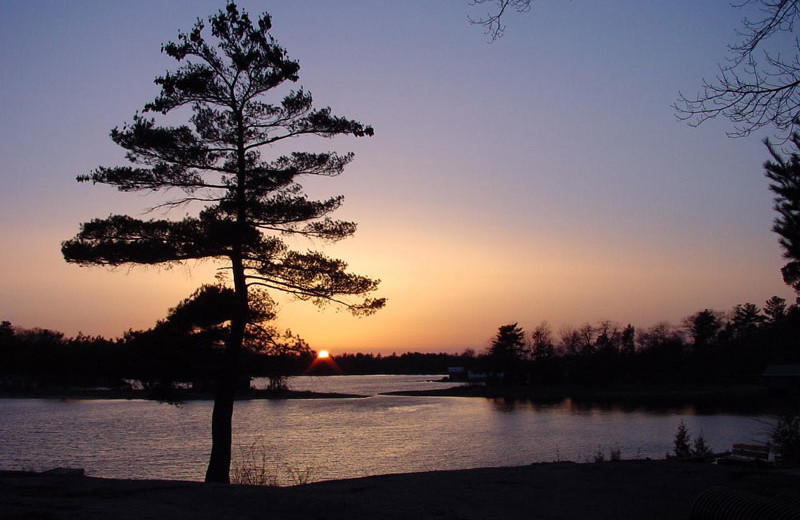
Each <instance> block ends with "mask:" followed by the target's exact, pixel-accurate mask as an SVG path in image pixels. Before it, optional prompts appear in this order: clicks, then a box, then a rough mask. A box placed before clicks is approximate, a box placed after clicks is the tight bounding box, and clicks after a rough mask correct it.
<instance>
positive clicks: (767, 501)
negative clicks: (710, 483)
mask: <svg viewBox="0 0 800 520" xmlns="http://www.w3.org/2000/svg"><path fill="white" fill-rule="evenodd" d="M691 518H692V520H799V519H800V508H798V507H797V505H796V504H793V503H792V502H789V501H783V500H778V499H771V498H767V497H762V496H758V495H753V494H751V493H747V492H745V491H739V490H736V489H730V488H726V487H721V486H715V487H711V488H708V489H706V490H705V491H703V492H702V493H700V494H699V495H698V496H697V498H696V499H695V501H694V504H693V505H692V516H691Z"/></svg>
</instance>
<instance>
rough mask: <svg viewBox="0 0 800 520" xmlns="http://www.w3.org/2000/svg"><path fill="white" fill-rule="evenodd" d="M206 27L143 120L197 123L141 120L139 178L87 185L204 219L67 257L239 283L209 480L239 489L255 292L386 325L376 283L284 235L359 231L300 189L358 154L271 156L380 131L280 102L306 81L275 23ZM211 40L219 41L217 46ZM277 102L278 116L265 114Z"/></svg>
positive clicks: (137, 226)
mask: <svg viewBox="0 0 800 520" xmlns="http://www.w3.org/2000/svg"><path fill="white" fill-rule="evenodd" d="M208 25H209V26H208V27H206V23H205V22H204V21H203V20H200V19H198V21H197V22H196V23H195V25H194V27H193V28H192V29H191V31H189V32H188V33H180V34H179V35H178V39H177V41H176V42H169V43H166V44H164V45H163V46H162V51H163V52H164V53H166V54H167V55H168V56H170V57H172V58H174V59H175V60H177V61H178V62H180V66H179V67H178V68H177V69H176V70H174V71H172V72H167V73H166V74H165V75H163V76H160V77H158V78H156V80H155V82H156V84H158V85H159V86H160V88H161V92H160V94H159V95H158V97H156V99H155V100H154V101H152V102H150V103H148V104H146V105H145V106H144V111H143V113H153V114H162V115H167V114H169V115H170V116H171V118H170V120H174V119H175V117H179V116H181V115H182V114H184V113H185V112H184V110H185V109H188V110H190V111H191V116H190V117H189V121H188V124H184V125H180V126H161V125H159V124H157V123H156V121H155V119H151V118H148V117H145V115H143V113H137V114H136V115H135V116H134V117H133V121H132V122H130V123H128V124H126V125H124V126H123V127H122V128H121V129H120V128H115V129H114V130H112V131H111V139H112V140H113V141H114V142H115V143H116V144H118V145H119V146H121V147H122V148H124V149H125V150H127V154H126V157H127V159H128V160H129V161H130V163H131V164H132V166H121V167H99V168H97V169H96V170H94V171H92V172H91V173H89V174H87V175H81V176H79V177H78V180H79V181H89V182H92V183H100V184H108V185H111V186H114V187H116V188H117V189H118V190H120V191H123V192H162V193H166V194H167V195H168V196H171V197H172V198H169V199H167V200H166V202H163V203H162V204H160V205H159V206H158V207H159V208H162V209H163V208H177V207H181V208H187V209H192V210H195V211H194V213H190V214H189V216H187V217H185V218H183V219H182V220H166V219H153V220H142V219H138V218H133V217H130V216H126V215H111V216H109V217H107V218H103V219H95V220H91V221H89V222H86V223H84V224H82V225H81V228H80V232H79V233H78V234H77V236H76V237H74V238H73V239H71V240H67V241H65V242H64V243H63V244H62V252H63V254H64V257H65V259H66V260H67V261H68V262H73V263H76V264H79V265H107V266H117V265H122V264H145V265H152V264H169V263H174V262H180V261H184V260H193V259H215V260H220V261H223V262H224V264H223V265H224V269H225V270H226V271H227V273H228V274H229V278H230V279H231V280H232V282H233V283H232V288H231V291H232V292H231V293H230V294H228V293H225V294H221V295H217V296H226V298H228V299H229V300H230V301H229V312H230V314H229V316H230V318H229V323H228V325H227V327H226V338H225V340H224V341H225V343H224V345H225V346H224V352H225V355H224V360H223V361H222V366H221V367H220V369H219V377H218V381H217V383H216V389H215V398H214V411H213V416H212V449H211V458H210V461H209V466H208V471H207V473H206V480H207V481H211V482H228V481H229V470H230V460H231V437H232V434H231V418H232V413H233V403H234V398H235V394H236V386H237V378H238V374H239V369H240V367H239V364H240V359H241V357H242V345H243V342H244V341H245V338H246V337H247V335H248V325H251V324H252V320H251V317H252V312H251V310H252V309H251V299H250V297H251V295H252V293H253V290H254V289H256V288H260V289H264V290H267V291H273V290H275V291H281V292H284V293H288V294H290V295H293V296H295V297H297V298H299V299H302V300H309V301H311V302H313V303H315V304H318V305H324V304H326V303H329V302H333V303H336V304H339V305H341V306H344V307H345V308H347V309H348V310H349V311H351V312H352V313H354V314H356V315H364V314H370V313H372V312H375V311H376V310H378V309H380V308H381V307H383V305H384V299H382V298H370V297H368V295H369V294H370V293H372V292H373V291H375V290H376V289H377V286H378V281H377V280H374V279H372V278H368V277H365V276H360V275H356V274H352V273H350V272H348V270H347V264H346V263H345V262H343V261H342V260H338V259H334V258H329V257H328V256H326V255H325V254H323V253H321V252H318V251H305V252H303V251H296V250H293V249H291V248H290V247H289V246H288V244H287V243H286V242H285V241H284V240H283V239H282V236H286V235H294V236H300V237H308V238H315V239H320V240H322V241H326V242H334V241H337V240H341V239H343V238H346V237H348V236H350V235H352V234H353V233H354V232H355V229H356V225H355V224H354V223H352V222H345V221H340V220H334V219H332V218H330V214H331V213H333V212H334V211H335V210H336V209H337V208H339V206H340V205H341V204H342V197H340V196H339V197H331V198H328V199H325V200H311V199H309V198H308V197H307V196H306V195H305V194H304V192H303V188H302V186H301V185H300V184H299V183H298V179H300V178H301V177H304V176H315V177H335V176H337V175H339V174H340V173H342V170H343V169H344V167H345V166H346V165H347V164H348V163H349V162H350V161H351V160H352V158H353V155H352V154H349V153H348V154H338V153H336V152H323V153H311V152H294V153H290V154H287V155H282V156H279V157H273V158H271V159H269V160H266V159H263V158H262V156H261V150H263V149H265V148H269V147H270V146H273V145H278V144H282V143H284V142H286V141H288V140H291V139H293V138H297V137H301V136H309V135H315V136H319V137H335V136H338V135H352V136H356V137H361V136H371V135H372V134H373V130H372V127H370V126H367V125H363V124H361V123H359V122H357V121H354V120H350V119H346V118H344V117H340V116H336V115H334V114H332V112H331V109H330V108H314V106H313V101H312V97H311V94H310V93H308V92H307V91H305V90H303V89H302V88H299V89H296V90H288V89H285V90H283V91H281V90H277V89H279V87H281V86H282V85H284V84H286V83H293V82H295V81H297V79H298V71H299V65H298V63H297V62H296V61H293V60H291V59H289V58H288V57H287V54H286V51H285V50H284V49H283V48H282V47H280V46H279V45H278V44H277V43H276V42H275V40H274V38H273V37H272V36H271V35H270V33H269V31H270V29H271V26H272V22H271V18H270V16H269V15H268V14H266V13H265V14H262V15H261V16H260V17H259V18H258V19H257V20H256V21H255V22H253V21H251V19H250V17H249V15H248V14H247V13H246V12H244V11H240V10H239V9H238V8H237V6H236V5H235V4H233V3H229V4H227V6H226V8H225V9H224V10H222V11H220V12H219V13H217V14H216V15H213V16H211V17H209V18H208ZM209 29H210V35H209V34H208V32H209ZM268 93H272V94H273V95H275V96H276V98H275V101H276V102H275V103H270V102H267V101H264V100H263V99H262V98H263V95H264V94H268Z"/></svg>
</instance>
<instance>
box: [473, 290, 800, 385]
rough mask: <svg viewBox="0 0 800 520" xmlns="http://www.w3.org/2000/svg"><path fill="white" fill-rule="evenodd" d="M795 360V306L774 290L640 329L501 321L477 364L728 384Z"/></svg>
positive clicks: (613, 381)
mask: <svg viewBox="0 0 800 520" xmlns="http://www.w3.org/2000/svg"><path fill="white" fill-rule="evenodd" d="M794 363H800V307H798V305H796V304H795V305H790V306H787V304H786V301H785V300H784V299H782V298H779V297H773V298H770V299H769V300H768V301H767V302H766V304H765V305H764V307H763V308H760V307H758V306H757V305H755V304H752V303H746V304H741V305H736V306H735V307H734V308H733V309H732V310H731V311H730V312H718V311H713V310H710V309H705V310H702V311H699V312H696V313H694V314H692V315H691V316H688V317H687V318H685V320H684V321H683V323H682V324H681V325H679V326H675V325H671V324H669V323H659V324H656V325H654V326H652V327H650V328H648V329H644V330H637V329H635V328H634V327H633V326H632V325H627V326H624V327H623V326H620V325H619V324H617V323H615V322H612V321H601V322H599V323H597V324H589V323H587V324H584V325H583V326H581V327H578V328H574V327H565V328H563V329H562V330H561V331H559V333H558V334H557V335H555V334H554V333H553V332H552V331H551V329H550V327H549V326H548V324H547V323H544V322H543V323H540V324H539V325H538V326H537V327H536V328H535V329H534V330H533V331H531V333H530V334H526V333H525V331H524V330H523V329H522V328H521V327H519V326H518V325H517V324H516V323H512V324H507V325H503V326H501V327H500V328H499V329H498V331H497V335H496V337H495V338H494V340H493V341H492V344H491V345H490V347H489V349H488V350H487V352H486V354H485V355H484V356H481V357H480V358H479V359H478V362H477V365H476V366H478V367H480V368H482V369H484V370H487V371H490V372H493V373H495V374H502V377H500V376H498V377H497V379H498V381H496V382H497V383H505V384H509V383H511V384H532V385H539V386H553V385H589V386H596V385H603V386H611V385H616V386H619V385H628V384H636V385H651V386H652V385H670V386H686V385H709V384H714V385H719V384H721V385H727V384H741V383H750V382H755V381H757V380H758V377H759V376H760V375H761V374H762V372H763V371H764V369H765V367H766V366H767V365H770V364H794Z"/></svg>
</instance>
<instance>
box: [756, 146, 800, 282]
mask: <svg viewBox="0 0 800 520" xmlns="http://www.w3.org/2000/svg"><path fill="white" fill-rule="evenodd" d="M792 143H793V144H794V147H795V149H796V150H800V134H794V135H793V136H792ZM766 144H767V147H768V148H769V151H770V154H772V158H773V161H767V162H766V163H765V164H764V169H765V170H766V172H765V175H766V176H767V178H768V179H769V180H770V181H772V182H771V183H770V185H769V189H770V190H772V192H773V193H774V194H775V205H774V206H773V207H774V208H775V211H777V212H778V216H777V217H776V218H775V221H774V223H773V226H772V230H773V231H774V232H775V233H777V234H778V236H780V238H779V239H778V241H779V242H780V244H781V247H783V256H784V258H786V260H788V262H787V263H786V265H784V266H783V268H782V269H781V272H782V273H783V280H784V281H785V282H786V284H787V285H789V286H791V287H792V288H794V290H795V292H798V293H800V155H798V153H797V152H794V153H792V154H791V155H790V156H789V158H788V159H785V158H784V157H782V156H781V154H780V153H779V152H778V151H777V150H776V149H775V148H774V147H773V146H772V145H771V144H770V143H769V141H767V143H766Z"/></svg>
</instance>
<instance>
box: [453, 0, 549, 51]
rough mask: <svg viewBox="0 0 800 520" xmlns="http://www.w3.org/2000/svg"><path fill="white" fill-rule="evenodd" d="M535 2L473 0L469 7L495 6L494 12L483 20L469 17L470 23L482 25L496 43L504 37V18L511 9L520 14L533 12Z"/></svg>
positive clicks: (523, 0) (531, 0) (524, 0)
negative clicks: (488, 4) (487, 4)
mask: <svg viewBox="0 0 800 520" xmlns="http://www.w3.org/2000/svg"><path fill="white" fill-rule="evenodd" d="M531 2H533V0H472V1H471V2H470V4H469V5H471V6H475V5H481V4H486V3H490V4H494V5H495V8H494V10H491V11H489V12H488V13H486V15H485V16H484V17H482V18H473V17H471V16H468V17H467V19H468V20H469V23H471V24H473V25H481V26H483V28H484V32H485V33H486V34H488V35H489V38H490V41H492V42H493V41H495V40H497V39H498V38H501V37H502V36H503V32H505V30H506V26H505V25H503V22H502V18H503V15H505V14H506V11H508V10H509V9H514V10H516V11H517V12H518V13H527V12H528V11H530V10H531Z"/></svg>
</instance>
